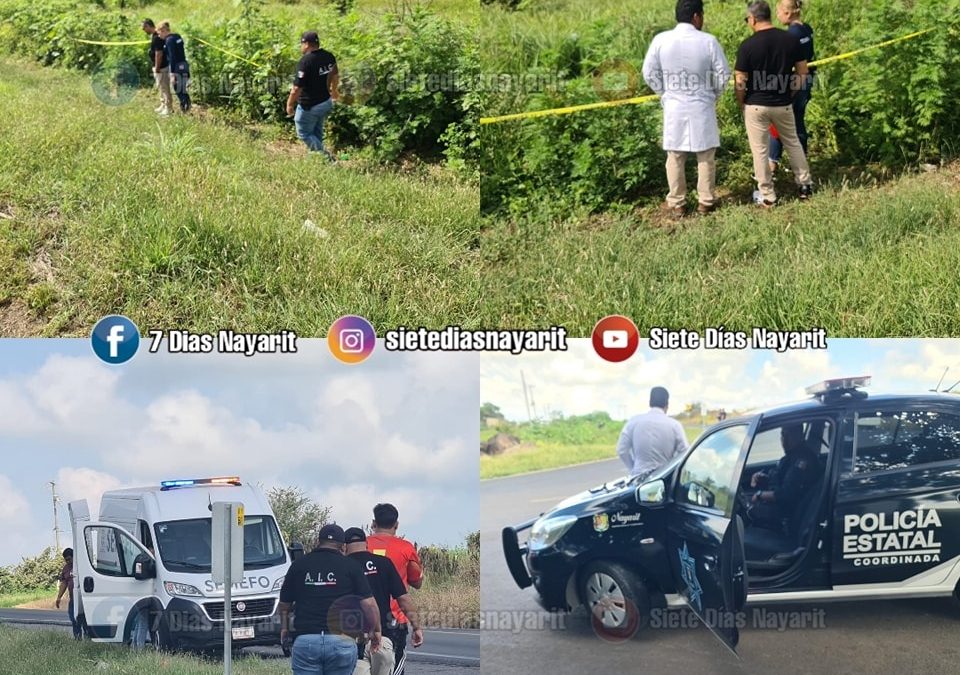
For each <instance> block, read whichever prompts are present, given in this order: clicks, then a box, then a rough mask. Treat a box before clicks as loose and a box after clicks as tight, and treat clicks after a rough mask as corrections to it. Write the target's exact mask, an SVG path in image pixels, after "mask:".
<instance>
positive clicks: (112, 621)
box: [69, 500, 156, 642]
mask: <svg viewBox="0 0 960 675" xmlns="http://www.w3.org/2000/svg"><path fill="white" fill-rule="evenodd" d="M69 510H70V520H71V523H72V526H73V550H74V553H73V560H74V577H75V582H76V584H77V588H76V593H77V596H76V597H77V598H78V599H79V602H77V603H76V604H77V607H78V609H77V615H78V616H80V613H81V611H82V614H83V617H84V621H85V623H86V630H87V634H88V635H89V636H90V637H91V638H92V639H93V640H94V641H97V642H125V641H126V640H127V639H128V638H129V637H130V631H131V628H132V625H133V622H134V617H135V614H136V613H137V612H139V611H140V608H142V607H143V606H145V605H149V602H150V599H151V598H152V597H153V596H154V595H155V594H154V580H155V578H156V563H155V561H154V558H153V556H152V555H151V554H150V552H149V551H147V549H145V548H144V547H143V546H142V545H141V544H140V542H138V541H137V540H136V539H135V538H134V537H133V535H131V534H130V533H129V532H127V531H126V530H124V529H123V528H122V527H120V526H118V525H115V524H113V523H99V522H93V521H91V520H90V512H89V509H88V508H87V503H86V501H85V500H80V501H79V502H70V504H69ZM81 608H82V609H81Z"/></svg>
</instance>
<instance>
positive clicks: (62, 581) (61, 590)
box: [54, 578, 67, 609]
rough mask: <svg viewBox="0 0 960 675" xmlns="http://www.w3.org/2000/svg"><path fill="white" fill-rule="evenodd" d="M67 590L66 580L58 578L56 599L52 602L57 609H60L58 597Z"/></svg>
mask: <svg viewBox="0 0 960 675" xmlns="http://www.w3.org/2000/svg"><path fill="white" fill-rule="evenodd" d="M66 592H67V582H66V581H64V580H63V579H62V578H61V579H60V588H59V589H58V591H57V601H56V603H54V604H55V605H56V608H57V609H60V598H62V597H63V594H64V593H66Z"/></svg>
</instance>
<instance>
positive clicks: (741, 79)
mask: <svg viewBox="0 0 960 675" xmlns="http://www.w3.org/2000/svg"><path fill="white" fill-rule="evenodd" d="M735 77H736V83H735V84H734V91H735V93H736V95H737V103H738V104H740V112H743V109H744V108H745V107H746V106H747V80H748V78H749V77H750V75H749V74H747V73H745V72H743V71H742V70H738V71H736V75H735Z"/></svg>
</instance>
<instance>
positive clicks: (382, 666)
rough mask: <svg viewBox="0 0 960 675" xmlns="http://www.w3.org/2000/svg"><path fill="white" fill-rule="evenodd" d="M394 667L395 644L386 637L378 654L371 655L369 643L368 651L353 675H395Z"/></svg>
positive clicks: (382, 639)
mask: <svg viewBox="0 0 960 675" xmlns="http://www.w3.org/2000/svg"><path fill="white" fill-rule="evenodd" d="M393 666H394V655H393V642H391V641H390V638H387V637H385V638H381V640H380V650H379V651H377V652H374V653H371V652H370V643H369V642H368V643H367V649H366V651H365V652H364V655H363V658H362V659H359V660H358V661H357V667H356V668H355V669H354V671H353V675H393Z"/></svg>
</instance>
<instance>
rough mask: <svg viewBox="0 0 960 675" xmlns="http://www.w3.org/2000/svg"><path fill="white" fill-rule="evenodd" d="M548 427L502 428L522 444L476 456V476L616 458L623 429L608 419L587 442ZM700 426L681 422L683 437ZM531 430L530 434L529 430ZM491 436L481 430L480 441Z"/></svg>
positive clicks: (698, 431) (693, 436)
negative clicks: (684, 433) (684, 432)
mask: <svg viewBox="0 0 960 675" xmlns="http://www.w3.org/2000/svg"><path fill="white" fill-rule="evenodd" d="M550 426H551V425H550V424H549V423H548V424H546V425H543V427H542V428H540V429H537V430H532V429H531V428H530V425H528V424H521V425H512V426H510V427H509V428H505V429H503V431H504V432H505V433H510V434H513V435H515V436H517V437H518V438H519V439H520V440H521V442H522V445H521V446H519V447H516V448H513V449H510V450H508V451H506V452H505V453H503V454H502V455H496V456H490V455H480V479H481V480H484V479H487V478H502V477H505V476H514V475H516V474H521V473H529V472H530V471H542V470H545V469H559V468H562V467H565V466H573V465H575V464H584V463H587V462H596V461H599V460H604V459H616V457H617V439H618V438H619V436H620V431H621V429H622V428H623V422H617V421H612V422H611V424H610V425H609V426H604V428H602V429H599V430H597V431H596V432H595V433H594V434H593V435H592V436H593V438H592V439H591V440H590V441H589V442H586V441H585V440H584V439H583V438H581V437H576V438H571V437H570V435H569V434H566V438H564V434H563V433H559V434H558V433H556V432H555V431H551V430H550V429H549V427H550ZM703 429H704V427H703V426H701V425H690V426H687V425H684V430H685V431H686V433H687V440H688V441H690V442H691V443H692V442H693V441H694V440H696V438H697V437H698V436H699V435H700V434H701V433H702V432H703ZM531 431H533V433H530V432H531ZM491 435H492V433H490V430H486V429H485V430H484V431H483V432H481V440H485V439H486V438H489V437H490V436H491Z"/></svg>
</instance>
